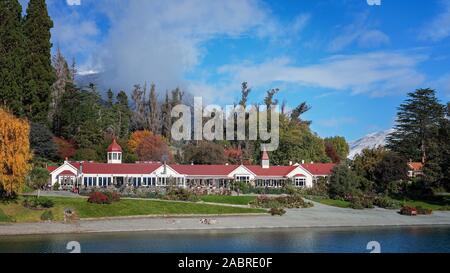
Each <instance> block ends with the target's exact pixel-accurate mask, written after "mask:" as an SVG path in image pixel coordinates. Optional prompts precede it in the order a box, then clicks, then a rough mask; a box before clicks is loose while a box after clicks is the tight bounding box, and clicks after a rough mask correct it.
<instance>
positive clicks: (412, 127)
mask: <svg viewBox="0 0 450 273" xmlns="http://www.w3.org/2000/svg"><path fill="white" fill-rule="evenodd" d="M444 114H445V113H444V106H443V105H441V104H440V103H439V101H438V100H437V98H436V94H435V91H434V90H432V89H418V90H416V91H415V92H411V93H408V99H407V100H406V101H405V102H404V103H402V104H401V105H400V107H399V108H398V113H397V120H396V125H395V129H396V130H395V132H394V133H392V134H391V135H389V136H388V138H387V140H388V148H390V149H391V150H393V151H395V152H397V153H399V154H400V155H402V156H404V157H405V158H406V159H411V160H414V161H421V162H422V163H425V162H426V161H427V160H428V159H430V158H431V155H433V154H435V151H434V149H436V148H438V147H437V146H436V142H437V138H438V130H439V126H440V124H441V122H442V119H443V118H444Z"/></svg>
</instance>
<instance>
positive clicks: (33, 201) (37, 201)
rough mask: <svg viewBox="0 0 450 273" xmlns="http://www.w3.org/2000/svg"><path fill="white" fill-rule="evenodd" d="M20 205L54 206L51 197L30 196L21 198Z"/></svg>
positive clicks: (39, 207) (30, 207) (33, 207)
mask: <svg viewBox="0 0 450 273" xmlns="http://www.w3.org/2000/svg"><path fill="white" fill-rule="evenodd" d="M22 205H23V206H24V207H26V208H29V209H48V208H51V207H53V206H54V203H53V201H52V200H51V199H48V198H45V197H40V198H37V197H32V198H26V199H25V200H23V202H22Z"/></svg>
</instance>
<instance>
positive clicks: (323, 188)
mask: <svg viewBox="0 0 450 273" xmlns="http://www.w3.org/2000/svg"><path fill="white" fill-rule="evenodd" d="M303 192H304V193H305V194H307V195H312V196H323V197H328V182H327V179H326V178H324V177H320V178H319V179H318V180H317V182H315V183H314V184H313V186H312V187H311V188H306V189H303Z"/></svg>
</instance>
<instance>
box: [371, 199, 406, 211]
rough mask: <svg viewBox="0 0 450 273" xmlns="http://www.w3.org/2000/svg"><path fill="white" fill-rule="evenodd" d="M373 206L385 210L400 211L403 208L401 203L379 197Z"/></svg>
mask: <svg viewBox="0 0 450 273" xmlns="http://www.w3.org/2000/svg"><path fill="white" fill-rule="evenodd" d="M373 204H374V205H375V206H377V207H380V208H385V209H399V208H401V206H402V205H401V203H400V202H399V201H397V200H394V199H392V198H389V197H388V196H377V197H376V198H375V199H374V201H373Z"/></svg>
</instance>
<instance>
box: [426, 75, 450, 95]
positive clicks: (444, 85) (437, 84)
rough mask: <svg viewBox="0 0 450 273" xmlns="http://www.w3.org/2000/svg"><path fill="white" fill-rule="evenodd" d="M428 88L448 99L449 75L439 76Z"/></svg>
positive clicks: (449, 93)
mask: <svg viewBox="0 0 450 273" xmlns="http://www.w3.org/2000/svg"><path fill="white" fill-rule="evenodd" d="M430 86H431V88H434V89H436V91H437V92H439V93H443V94H444V95H445V96H446V97H447V98H448V99H450V73H448V74H445V75H442V76H440V77H439V78H438V79H437V80H435V81H433V82H431V84H430Z"/></svg>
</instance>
